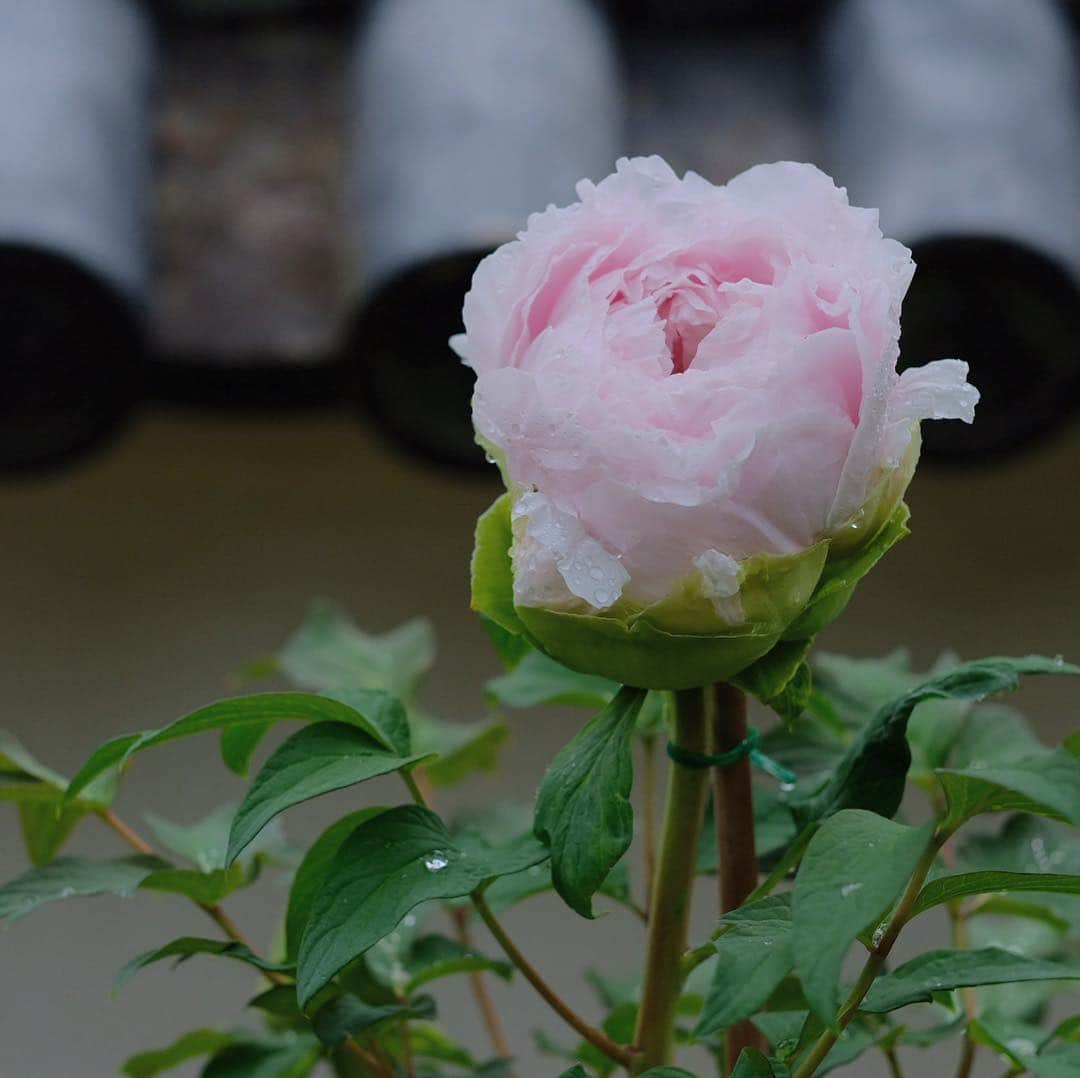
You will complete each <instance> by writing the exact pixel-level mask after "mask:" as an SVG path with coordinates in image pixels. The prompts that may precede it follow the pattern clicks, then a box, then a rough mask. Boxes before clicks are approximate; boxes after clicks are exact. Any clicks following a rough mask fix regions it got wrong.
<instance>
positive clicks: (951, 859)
mask: <svg viewBox="0 0 1080 1078" xmlns="http://www.w3.org/2000/svg"><path fill="white" fill-rule="evenodd" d="M941 859H942V860H943V861H944V862H945V866H946V868H948V869H950V870H952V869H954V868H955V867H956V853H955V851H954V850H953V844H952V842H951V841H949V842H946V843H945V844H944V845H943V846H942V847H941ZM945 909H946V912H947V913H948V915H949V934H950V936H951V937H952V945H953V947H954V948H956V950H966V949H967V947H968V926H967V917H968V915H967V912H966V911H965V909H964V903H963V901H962V900H961V899H955V900H954V901H952V902H949V903H947V904H946V906H945ZM960 998H961V1000H962V1001H963V1004H964V1014H965V1015H967V1020H968V1025H969V1027H970V1024H971V1023H972V1022H973V1021H974V1020H975V1018H976V1017H977V1016H978V999H977V998H976V996H975V989H974V988H961V989H960ZM975 1049H976V1045H975V1042H974V1041H973V1040H972V1039H971V1032H970V1029H965V1030H964V1039H963V1042H962V1044H961V1047H960V1058H959V1060H957V1063H956V1075H955V1078H969V1075H970V1074H971V1068H972V1067H973V1066H974V1065H975Z"/></svg>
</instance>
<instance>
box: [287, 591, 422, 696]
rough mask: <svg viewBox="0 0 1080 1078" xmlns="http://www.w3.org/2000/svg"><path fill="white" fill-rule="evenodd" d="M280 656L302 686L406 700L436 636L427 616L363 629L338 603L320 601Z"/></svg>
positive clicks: (289, 671)
mask: <svg viewBox="0 0 1080 1078" xmlns="http://www.w3.org/2000/svg"><path fill="white" fill-rule="evenodd" d="M278 659H279V662H280V664H281V669H282V670H283V671H284V673H285V675H286V676H287V677H289V678H290V679H291V680H292V681H294V682H296V684H298V685H301V686H303V687H304V688H309V689H317V690H319V691H323V690H325V689H381V690H383V691H384V692H388V693H390V694H391V695H393V696H397V697H400V698H401V699H403V700H408V699H409V698H410V697H411V696H412V694H413V692H414V691H415V690H416V686H417V684H418V682H419V681H420V679H421V678H422V677H423V675H424V674H426V673H427V671H428V670H430V669H431V665H432V663H433V662H434V661H435V636H434V633H433V632H432V628H431V623H430V622H429V621H428V620H427V619H426V618H414V619H413V620H411V621H407V622H405V623H404V624H403V625H399V626H398V627H397V628H396V629H391V630H390V631H389V632H386V633H367V632H364V631H363V630H362V629H359V628H357V626H356V625H355V623H354V622H353V621H352V619H351V618H350V617H349V616H348V614H346V613H345V612H344V611H343V610H342V609H341V608H340V607H338V606H336V605H334V604H333V603H329V602H326V601H321V602H318V603H315V604H314V605H313V606H312V608H311V610H310V611H309V613H308V616H307V619H306V620H305V622H304V624H303V625H302V626H301V627H300V628H299V629H298V630H297V632H296V633H295V634H294V635H293V636H292V637H290V639H289V640H288V641H287V642H286V644H285V646H284V647H283V648H282V649H281V652H280V653H279V655H278Z"/></svg>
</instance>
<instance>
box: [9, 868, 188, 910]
mask: <svg viewBox="0 0 1080 1078" xmlns="http://www.w3.org/2000/svg"><path fill="white" fill-rule="evenodd" d="M168 867H169V866H168V863H167V862H165V861H162V860H161V858H159V857H148V856H143V855H141V854H140V855H136V856H133V857H119V858H114V859H112V860H107V861H95V860H91V859H90V858H86V857H61V858H58V859H57V860H55V861H50V862H49V863H48V864H47V865H41V866H40V867H38V868H32V869H30V870H29V871H28V872H24V873H23V874H22V875H21V876H17V877H16V878H15V879H13V880H10V881H9V882H8V883H6V884H4V886H3V887H0V920H4V919H5V918H6V919H8V920H12V921H14V920H15V919H16V918H18V917H23V916H25V915H26V914H28V913H30V911H31V910H34V909H37V907H38V906H43V905H44V904H45V903H47V902H56V901H58V900H60V899H62V898H83V897H88V896H91V895H118V896H120V897H122V898H127V897H128V896H129V895H132V894H134V893H135V892H136V891H137V890H138V888H139V885H140V884H141V883H142V882H143V880H145V879H146V877H147V876H149V875H150V874H151V873H152V872H154V871H156V870H158V869H161V868H168Z"/></svg>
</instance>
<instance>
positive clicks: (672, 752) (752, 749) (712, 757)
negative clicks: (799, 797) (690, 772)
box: [667, 726, 797, 786]
mask: <svg viewBox="0 0 1080 1078" xmlns="http://www.w3.org/2000/svg"><path fill="white" fill-rule="evenodd" d="M760 741H761V735H760V734H759V733H758V732H757V730H755V729H754V727H752V726H751V727H750V732H749V733H748V734H747V735H746V737H744V738H743V739H742V741H740V742H739V743H738V744H737V745H735V746H734V747H732V748H730V749H728V750H727V752H717V753H709V752H695V751H694V750H693V749H684V748H683V747H682V746H681V745H676V744H675V743H674V742H672V741H669V742H668V743H667V754H668V756H670V757H671V759H672V760H674V761H675V763H677V764H681V765H682V766H683V767H692V768H694V769H696V770H705V769H706V768H709V767H731V765H732V764H735V763H738V762H739V760H741V759H743V757H744V756H749V757H750V763H752V764H753V765H754V767H756V768H757V769H758V770H759V771H764V772H765V774H767V775H772V777H773V778H774V779H776V780H777V781H779V782H782V783H783V784H784V785H785V786H794V785H795V780H796V777H797V776H796V774H795V772H794V771H791V770H789V769H788V768H786V767H784V765H783V764H781V763H778V762H777V761H776V760H774V759H773V758H772V757H771V756H766V755H765V753H763V752H762V751H761V749H759V748H758V744H759V742H760Z"/></svg>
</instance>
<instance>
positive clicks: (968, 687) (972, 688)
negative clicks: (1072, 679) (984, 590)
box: [797, 655, 1080, 823]
mask: <svg viewBox="0 0 1080 1078" xmlns="http://www.w3.org/2000/svg"><path fill="white" fill-rule="evenodd" d="M1034 674H1068V675H1073V676H1075V675H1076V674H1080V667H1076V666H1071V665H1069V664H1068V663H1064V662H1062V661H1061V660H1060V659H1047V658H1044V657H1042V656H1038V655H1029V656H1026V657H1023V658H990V659H979V660H977V661H975V662H969V663H962V664H960V665H959V666H956V667H953V668H952V669H951V670H948V671H947V672H945V673H942V674H939V675H937V676H934V677H931V678H930V679H928V680H926V681H924V682H922V683H921V684H920V685H917V686H915V687H914V688H912V689H910V690H908V691H907V692H905V693H904V694H903V695H902V696H900V697H899V698H897V699H895V700H893V701H892V702H891V703H889V704H886V705H885V706H884V707H882V708H881V709H880V710H879V711H878V712H877V714H875V716H874V717H873V718H872V719H871V720H870V722H869V723H867V725H866V726H865V727H863V728H862V729H861V730H860V731H859V733H858V735H857V736H856V738H855V740H854V741H853V743H852V744H851V746H850V748H849V749H848V750H847V752H846V753H845V755H844V758H843V759H842V760H841V762H840V765H839V766H838V767H837V769H836V772H835V774H834V775H833V777H832V778H831V779H830V780H829V782H828V783H827V784H826V786H825V787H824V789H823V790H821V791H820V792H819V793H817V794H815V795H814V796H812V797H809V798H806V799H804V800H802V801H801V802H800V803H799V804H798V805H797V812H798V814H799V817H800V819H801V820H802V821H803V822H804V823H805V822H809V821H811V820H819V819H824V818H825V817H827V816H830V815H832V814H833V813H835V812H839V811H840V810H841V809H844V808H863V809H869V810H870V811H872V812H877V813H879V814H880V815H882V816H890V817H891V816H892V815H893V814H894V813H895V812H896V810H897V809H898V808H899V807H900V800H901V798H902V797H903V793H904V786H905V782H906V778H907V772H908V768H909V766H910V764H911V749H910V747H909V745H908V742H907V736H906V734H907V726H908V720H909V719H910V718H911V714H912V712H913V711H914V709H915V708H916V707H917V706H918V705H919V704H920V703H922V702H923V701H925V700H931V699H962V700H981V699H984V698H985V697H987V696H990V695H992V694H994V693H1000V692H1009V691H1012V690H1013V689H1015V688H1016V687H1017V686H1018V685H1019V683H1020V678H1021V676H1023V675H1034Z"/></svg>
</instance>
